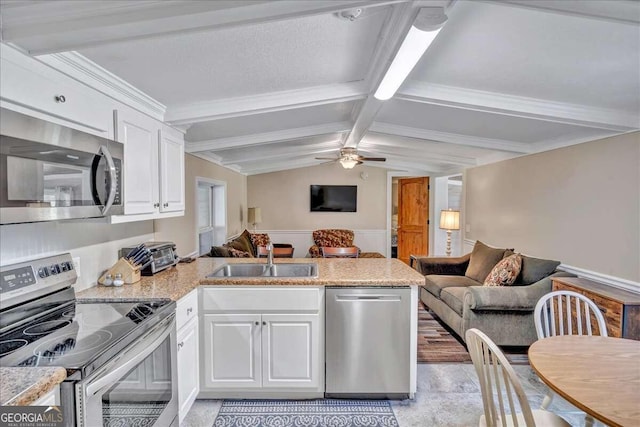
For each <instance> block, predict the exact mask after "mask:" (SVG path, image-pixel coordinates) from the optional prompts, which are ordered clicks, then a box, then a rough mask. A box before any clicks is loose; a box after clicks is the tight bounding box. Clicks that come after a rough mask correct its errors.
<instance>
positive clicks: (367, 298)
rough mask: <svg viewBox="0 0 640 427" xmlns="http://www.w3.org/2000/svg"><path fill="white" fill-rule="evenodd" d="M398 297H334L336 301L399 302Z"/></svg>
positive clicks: (378, 295)
mask: <svg viewBox="0 0 640 427" xmlns="http://www.w3.org/2000/svg"><path fill="white" fill-rule="evenodd" d="M401 300H402V298H401V297H400V295H384V294H369V295H349V294H347V295H336V301H401Z"/></svg>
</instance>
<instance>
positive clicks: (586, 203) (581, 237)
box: [464, 132, 640, 287]
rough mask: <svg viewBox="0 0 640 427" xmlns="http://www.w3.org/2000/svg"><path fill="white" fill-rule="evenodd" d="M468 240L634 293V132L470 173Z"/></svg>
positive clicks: (638, 173) (639, 158) (638, 189)
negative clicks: (606, 279)
mask: <svg viewBox="0 0 640 427" xmlns="http://www.w3.org/2000/svg"><path fill="white" fill-rule="evenodd" d="M464 182H465V194H466V195H465V203H464V205H465V222H466V225H467V226H468V227H470V230H469V231H468V232H467V233H466V235H465V238H466V239H472V240H481V241H483V242H485V243H487V244H489V245H492V246H500V247H514V248H515V249H516V251H519V252H522V253H525V254H529V255H532V256H537V257H542V258H553V259H557V260H560V261H562V263H563V264H567V265H569V266H573V267H577V268H579V269H584V270H587V271H591V272H596V273H599V274H601V275H605V276H612V277H614V278H620V279H622V280H626V281H629V282H630V283H631V284H632V285H634V286H635V285H637V286H639V287H640V283H639V282H640V132H634V133H630V134H626V135H620V136H616V137H611V138H605V139H602V140H599V141H594V142H589V143H584V144H579V145H573V146H570V147H565V148H561V149H557V150H552V151H547V152H543V153H538V154H534V155H529V156H524V157H519V158H516V159H511V160H506V161H502V162H499V163H494V164H490V165H485V166H480V167H477V168H472V169H468V170H467V171H466V174H465V180H464Z"/></svg>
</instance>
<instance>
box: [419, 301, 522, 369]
mask: <svg viewBox="0 0 640 427" xmlns="http://www.w3.org/2000/svg"><path fill="white" fill-rule="evenodd" d="M501 350H502V352H503V353H504V354H505V356H507V359H509V362H510V363H511V364H513V365H528V364H529V358H528V356H527V347H501ZM418 363H471V356H469V352H468V351H467V348H466V347H465V345H464V344H463V343H462V342H461V341H459V340H458V338H457V337H455V336H454V335H453V334H452V333H451V332H450V331H449V330H448V328H447V327H446V326H445V325H444V323H443V322H442V321H441V320H440V319H439V318H438V316H437V315H436V314H435V313H434V312H432V311H431V310H429V309H428V308H427V307H426V306H425V305H424V304H423V303H422V302H421V301H419V302H418Z"/></svg>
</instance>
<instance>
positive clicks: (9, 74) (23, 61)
mask: <svg viewBox="0 0 640 427" xmlns="http://www.w3.org/2000/svg"><path fill="white" fill-rule="evenodd" d="M0 60H1V64H0V68H1V70H2V73H1V74H0V101H1V105H2V107H5V108H9V109H12V110H16V111H19V112H21V113H24V114H28V115H30V116H34V117H38V118H41V119H43V120H47V121H50V122H54V123H57V124H61V125H64V126H68V127H71V128H74V129H78V130H81V131H84V132H87V133H91V134H93V135H98V136H101V137H104V138H112V137H113V116H112V114H111V111H112V109H113V101H112V100H110V99H109V98H107V97H106V96H103V95H102V94H100V93H99V92H97V91H95V90H93V89H91V88H89V87H87V86H85V85H84V84H82V83H79V82H77V81H75V80H73V79H72V78H70V77H68V76H66V75H64V74H62V73H60V72H58V71H56V70H54V69H52V68H51V67H49V66H47V65H45V64H43V63H41V62H39V61H37V60H34V59H33V58H31V57H29V56H26V55H24V54H23V53H21V52H19V51H17V50H15V49H13V48H11V47H9V46H7V45H4V44H0Z"/></svg>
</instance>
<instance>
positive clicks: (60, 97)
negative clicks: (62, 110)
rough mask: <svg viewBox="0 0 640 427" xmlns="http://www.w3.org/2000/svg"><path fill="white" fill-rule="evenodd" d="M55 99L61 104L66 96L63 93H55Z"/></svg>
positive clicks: (65, 100)
mask: <svg viewBox="0 0 640 427" xmlns="http://www.w3.org/2000/svg"><path fill="white" fill-rule="evenodd" d="M55 100H56V102H59V103H61V104H64V103H65V102H67V98H65V96H64V95H56V96H55Z"/></svg>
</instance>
